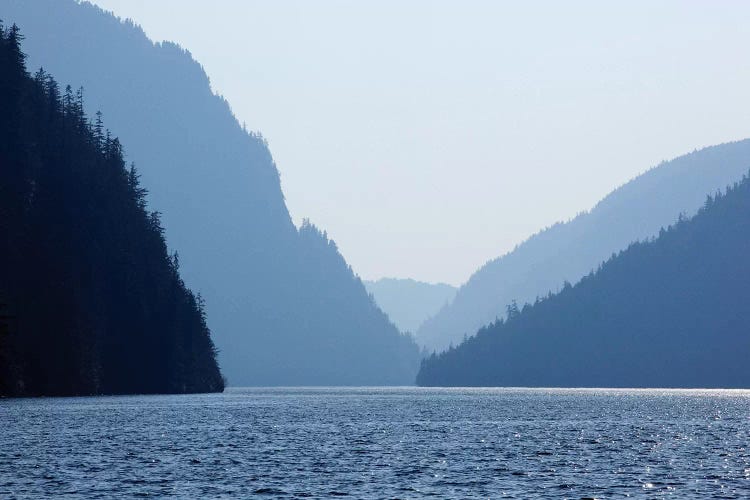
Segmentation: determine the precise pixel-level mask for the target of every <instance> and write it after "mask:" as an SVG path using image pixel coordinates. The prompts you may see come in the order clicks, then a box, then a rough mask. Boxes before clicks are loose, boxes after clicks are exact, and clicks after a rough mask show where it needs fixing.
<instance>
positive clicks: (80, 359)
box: [0, 26, 224, 396]
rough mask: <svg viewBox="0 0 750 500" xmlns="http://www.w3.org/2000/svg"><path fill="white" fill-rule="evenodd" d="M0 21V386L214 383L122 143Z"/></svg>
mask: <svg viewBox="0 0 750 500" xmlns="http://www.w3.org/2000/svg"><path fill="white" fill-rule="evenodd" d="M20 40H21V36H20V35H19V32H18V30H17V28H16V27H15V26H13V27H11V28H9V29H8V30H7V33H6V32H5V31H4V30H0V109H2V110H3V113H1V114H0V166H1V167H2V168H0V228H2V231H1V233H2V237H0V256H2V261H0V297H2V301H1V302H2V305H1V306H0V310H2V311H3V314H2V320H3V321H2V328H0V395H13V396H17V395H48V396H52V395H76V394H102V393H104V394H113V393H115V394H133V393H184V392H209V391H222V390H223V389H224V381H223V379H222V377H221V373H220V372H219V368H218V365H217V363H216V359H215V351H214V346H213V343H212V341H211V338H210V333H209V330H208V328H207V326H206V322H205V315H204V311H203V309H202V302H201V299H200V298H196V297H195V296H194V295H193V293H192V292H191V291H190V290H188V289H187V288H186V287H185V284H184V283H183V281H182V279H181V278H180V274H179V265H178V260H177V257H176V256H175V257H170V256H169V254H168V253H167V246H166V244H165V242H164V238H163V235H162V233H163V228H162V226H161V222H160V220H159V216H158V214H157V213H154V212H151V213H149V212H148V211H147V210H146V208H145V207H146V201H145V190H144V189H143V188H142V187H141V186H140V184H139V181H138V174H137V171H136V170H135V168H133V167H131V168H130V169H129V170H128V169H126V167H125V161H124V159H123V155H122V146H121V145H120V142H119V140H118V139H112V137H111V136H110V134H109V132H106V133H105V131H104V129H103V126H102V122H101V120H100V119H99V118H100V117H97V120H96V123H95V125H92V124H91V123H90V121H89V120H88V119H87V118H86V116H85V114H84V113H83V107H82V103H81V98H80V94H74V93H73V91H72V90H71V88H70V87H67V88H66V89H65V90H64V91H60V88H59V86H58V84H57V82H55V80H54V79H53V78H52V77H51V76H49V75H48V74H46V73H45V72H43V71H39V72H38V73H36V74H35V76H34V78H33V79H32V78H31V77H30V76H29V75H28V74H27V73H26V68H25V60H24V55H23V53H22V52H21V49H20Z"/></svg>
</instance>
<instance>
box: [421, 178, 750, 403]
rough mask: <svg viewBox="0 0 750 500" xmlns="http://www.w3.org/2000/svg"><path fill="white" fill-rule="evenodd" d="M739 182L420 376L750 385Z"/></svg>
mask: <svg viewBox="0 0 750 500" xmlns="http://www.w3.org/2000/svg"><path fill="white" fill-rule="evenodd" d="M749 255H750V181H749V180H748V178H747V176H745V178H744V179H743V180H742V181H741V182H740V183H738V184H735V185H734V186H733V187H731V188H729V189H728V190H727V192H726V193H724V194H717V195H716V196H713V197H712V196H709V197H708V199H707V200H706V203H705V205H704V207H703V208H702V209H701V210H699V212H698V213H697V215H695V216H694V217H693V218H691V219H687V218H685V217H680V219H679V220H678V222H677V223H675V224H674V225H673V226H671V227H669V228H668V229H662V230H661V232H660V234H659V235H658V237H656V238H655V239H651V240H649V241H646V242H642V243H635V244H632V245H631V246H630V247H629V248H627V249H626V250H624V251H622V252H620V253H619V254H618V255H613V256H612V258H611V259H610V260H609V261H607V262H606V263H605V264H603V265H602V266H601V267H600V268H599V269H598V270H597V271H596V272H592V273H591V274H589V275H588V276H587V277H585V278H583V280H582V281H580V282H579V283H578V284H577V285H576V286H570V285H569V284H566V285H565V287H564V288H563V290H562V291H561V292H560V293H557V294H554V295H552V294H551V295H549V296H547V297H546V298H544V299H541V300H540V299H537V301H536V302H535V303H534V304H527V305H525V306H523V307H522V308H520V309H519V308H518V307H517V306H516V305H515V304H512V305H511V306H509V308H508V311H507V319H505V320H503V321H498V322H496V323H494V324H491V325H489V326H487V327H485V328H483V329H481V330H480V331H479V332H478V333H477V335H476V336H474V337H472V338H470V339H467V340H466V341H464V342H463V343H462V344H460V345H459V346H458V347H455V348H451V349H449V350H448V351H446V352H444V353H442V354H440V355H433V356H431V357H429V358H427V359H425V360H424V361H423V363H422V366H421V370H420V372H419V375H418V377H417V383H418V384H419V385H430V386H434V385H446V386H548V387H553V386H557V387H560V386H563V387H725V388H728V387H750V368H748V364H747V359H748V357H750V335H749V333H750V308H748V304H750V264H749V263H748V256H749Z"/></svg>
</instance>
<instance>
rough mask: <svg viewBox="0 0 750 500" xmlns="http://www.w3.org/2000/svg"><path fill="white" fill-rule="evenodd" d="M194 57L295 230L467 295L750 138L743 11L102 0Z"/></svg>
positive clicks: (748, 9) (376, 267)
mask: <svg viewBox="0 0 750 500" xmlns="http://www.w3.org/2000/svg"><path fill="white" fill-rule="evenodd" d="M94 3H96V4H98V5H100V6H101V7H103V8H105V9H107V10H112V11H114V12H115V13H116V14H117V15H119V16H121V17H130V18H132V19H133V20H135V21H136V22H137V23H138V24H140V25H141V26H142V27H143V28H144V30H145V31H146V33H147V34H148V35H149V36H150V37H151V38H152V39H154V40H162V39H167V40H172V41H175V42H178V43H180V44H181V45H182V46H184V47H185V48H187V49H188V50H190V51H191V52H192V54H193V55H194V57H195V58H196V59H197V60H198V61H199V62H201V63H202V64H203V66H204V67H205V69H206V71H207V73H208V75H209V76H210V78H211V81H212V85H213V88H214V90H215V91H216V92H218V93H220V94H223V95H224V96H225V97H226V98H227V99H228V100H229V102H230V103H231V105H232V108H233V110H234V112H235V113H236V115H237V116H238V118H239V119H240V121H244V122H246V123H247V126H248V128H250V129H252V130H257V131H260V132H261V133H262V134H263V135H264V136H265V137H266V139H267V140H268V142H269V144H270V147H271V151H272V153H273V155H274V158H275V159H276V162H277V165H278V167H279V170H280V172H281V179H282V187H283V189H284V193H285V195H286V200H287V205H288V206H289V209H290V211H291V213H292V216H293V217H294V219H295V221H296V222H299V221H300V220H301V219H302V218H303V217H309V218H310V219H311V220H312V221H313V222H315V223H316V224H318V225H319V226H321V227H322V228H324V229H326V230H327V231H328V233H329V234H330V235H331V236H332V237H333V238H334V239H335V240H336V242H337V244H338V245H339V248H340V249H341V251H342V253H343V254H344V256H345V257H346V258H347V260H348V261H349V263H350V264H351V265H352V267H353V268H354V270H355V271H356V272H357V273H359V274H360V275H361V276H362V277H364V278H367V279H375V278H379V277H383V276H393V277H411V278H415V279H419V280H424V281H445V282H448V283H452V284H460V283H462V282H463V281H465V280H466V279H467V278H468V277H469V275H470V274H471V273H472V272H473V271H474V270H475V269H476V268H477V267H478V266H480V265H481V264H483V263H484V262H485V261H487V260H488V259H491V258H494V257H497V256H499V255H501V254H503V253H505V252H506V251H508V250H510V249H512V248H513V246H515V245H516V244H517V243H519V242H521V241H522V240H523V239H525V238H526V237H527V236H529V235H531V234H533V233H534V232H536V231H538V230H539V229H541V228H543V227H544V226H547V225H550V224H552V223H554V222H555V221H557V220H561V219H562V220H564V219H568V218H570V217H572V216H574V215H575V214H576V213H577V212H580V211H582V210H585V209H588V208H590V207H591V206H592V205H593V204H594V203H596V201H598V200H599V199H600V198H601V197H602V196H604V195H605V194H607V193H608V192H609V191H611V190H612V189H613V188H615V187H616V186H618V185H620V184H622V183H623V182H625V181H627V180H628V179H630V178H632V177H633V176H635V175H637V174H638V173H640V172H642V171H644V170H645V169H647V168H649V167H650V166H652V165H654V164H656V163H658V162H659V161H661V160H664V159H669V158H672V157H674V156H677V155H679V154H682V153H685V152H688V151H691V150H693V149H695V148H699V147H702V146H706V145H710V144H714V143H719V142H725V141H729V140H735V139H740V138H745V137H747V136H750V56H748V48H749V47H750V29H748V26H750V3H747V2H708V1H705V2H703V1H701V2H698V1H659V2H653V1H645V2H636V1H627V2H620V3H612V2H600V1H595V2H573V1H566V2H557V1H554V2H517V3H503V2H495V1H492V2H490V1H487V2H479V1H474V2H471V1H460V2H459V1H454V2H445V1H412V2H397V1H383V0H377V1H368V2H364V1H358V2H353V1H327V0H326V1H311V0H297V1H276V0H267V1H256V0H250V1H248V0H223V1H222V0H212V1H208V0H159V1H154V0H95V2H94Z"/></svg>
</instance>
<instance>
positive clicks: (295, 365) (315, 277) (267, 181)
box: [0, 0, 419, 385]
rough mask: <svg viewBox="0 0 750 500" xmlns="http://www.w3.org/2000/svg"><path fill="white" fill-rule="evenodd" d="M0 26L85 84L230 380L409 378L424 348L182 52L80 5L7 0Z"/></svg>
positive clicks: (64, 0)
mask: <svg viewBox="0 0 750 500" xmlns="http://www.w3.org/2000/svg"><path fill="white" fill-rule="evenodd" d="M0 17H4V18H5V20H6V22H18V24H19V25H20V26H22V27H23V28H24V32H25V33H26V35H27V41H26V42H27V43H26V46H27V50H28V51H29V53H30V54H31V59H30V62H31V63H32V64H33V65H34V66H35V67H38V66H44V68H45V69H47V70H49V71H51V72H53V73H54V74H56V75H57V76H58V78H61V79H64V80H65V81H69V82H71V83H72V84H73V85H74V86H75V87H77V86H79V85H81V86H83V87H84V88H85V93H84V100H85V103H86V107H87V109H100V110H101V111H102V112H103V113H104V116H105V117H106V119H107V122H108V124H109V125H110V127H111V129H112V130H113V132H114V133H115V134H117V135H118V136H119V137H120V138H121V139H122V140H123V142H124V143H125V144H127V145H128V148H127V155H128V156H127V159H128V160H132V161H135V162H136V163H137V164H138V167H139V170H140V172H141V174H142V178H143V183H144V185H146V186H148V188H149V203H150V204H151V206H153V207H156V208H158V210H159V211H160V212H162V219H163V221H164V226H165V228H166V233H165V234H166V239H167V243H168V244H169V246H170V248H177V249H179V252H180V263H181V272H182V275H183V277H184V279H185V282H186V283H187V284H188V285H189V286H190V287H192V288H193V289H195V290H197V291H200V292H201V294H202V295H203V296H204V297H205V299H206V304H207V313H208V321H209V326H210V327H211V330H212V332H213V335H214V340H215V342H216V344H217V347H218V348H219V360H220V363H221V366H222V370H223V371H224V373H225V374H226V376H227V378H228V381H229V383H230V384H233V385H309V384H328V385H341V384H405V383H412V382H413V380H414V375H415V374H416V371H417V368H418V363H419V354H418V349H417V347H416V344H415V343H414V342H413V341H412V340H411V339H410V338H409V337H406V336H403V335H401V334H400V333H399V332H398V330H397V329H396V327H395V326H393V325H392V324H391V323H390V322H389V320H388V318H387V316H386V315H385V314H383V313H382V312H381V311H380V310H379V309H378V308H377V306H376V305H375V303H374V302H373V301H372V300H371V298H370V297H369V295H368V294H367V291H366V290H365V288H364V286H363V285H362V283H361V281H360V280H359V278H358V277H356V276H355V275H354V273H353V272H352V271H351V269H350V268H349V266H347V264H346V262H345V261H344V259H343V258H342V257H341V255H340V254H339V252H338V250H337V249H336V247H335V245H334V244H333V243H332V242H330V241H329V240H328V238H327V237H326V236H325V234H323V233H321V232H320V231H318V230H317V229H315V228H314V227H313V226H311V225H309V224H307V225H305V226H304V227H302V228H300V229H297V228H296V227H295V226H294V224H293V223H292V221H291V219H290V216H289V213H288V211H287V208H286V205H285V203H284V197H283V195H282V192H281V188H280V182H279V173H278V171H277V169H276V166H275V164H274V162H273V159H272V157H271V154H270V152H269V150H268V147H267V144H266V143H265V141H264V140H263V138H262V137H260V136H259V135H257V134H253V133H248V132H247V131H245V130H244V129H243V127H242V126H240V124H239V123H238V122H237V120H236V119H235V117H234V116H233V114H232V112H231V110H230V108H229V105H228V104H227V102H226V101H225V100H224V99H223V98H221V97H219V96H216V95H215V94H213V93H212V91H211V89H210V85H209V80H208V77H207V76H206V74H205V72H204V71H203V69H202V68H201V66H200V65H199V64H198V63H197V62H196V61H194V60H193V59H192V57H191V56H190V54H189V53H188V52H187V51H185V50H183V49H182V48H180V47H178V46H177V45H175V44H172V43H159V44H154V43H152V42H151V41H150V40H149V39H148V38H147V37H146V36H145V34H144V33H143V31H142V30H141V29H140V28H139V27H137V26H135V25H133V24H132V23H130V22H121V21H120V20H119V19H117V18H115V17H114V16H112V15H111V14H109V13H105V12H103V11H102V10H100V9H99V8H97V7H94V6H92V5H90V4H87V3H82V4H79V3H77V2H75V1H74V0H35V1H32V2H28V1H23V0H0ZM255 49H256V48H249V50H255ZM251 91H252V89H248V92H251ZM310 196H316V193H310Z"/></svg>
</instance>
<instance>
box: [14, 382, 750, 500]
mask: <svg viewBox="0 0 750 500" xmlns="http://www.w3.org/2000/svg"><path fill="white" fill-rule="evenodd" d="M0 424H1V425H2V429H1V430H0V498H14V497H19V498H23V497H31V498H37V497H42V496H61V495H69V496H80V497H87V498H112V497H134V496H162V495H170V496H177V497H190V498H198V497H211V498H216V497H231V496H239V497H248V496H255V495H257V496H260V495H266V496H268V497H300V498H302V497H307V498H324V497H334V496H345V495H348V496H351V497H354V498H418V497H423V496H436V497H441V498H447V497H452V498H464V497H484V498H487V497H489V498H534V497H539V498H576V499H580V498H586V497H595V498H624V497H632V498H662V497H674V498H750V451H749V450H750V391H612V390H520V389H518V390H514V389H413V388H405V389H234V390H231V389H230V390H228V391H227V392H226V393H225V394H215V395H198V396H137V397H98V398H63V399H28V400H0Z"/></svg>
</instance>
